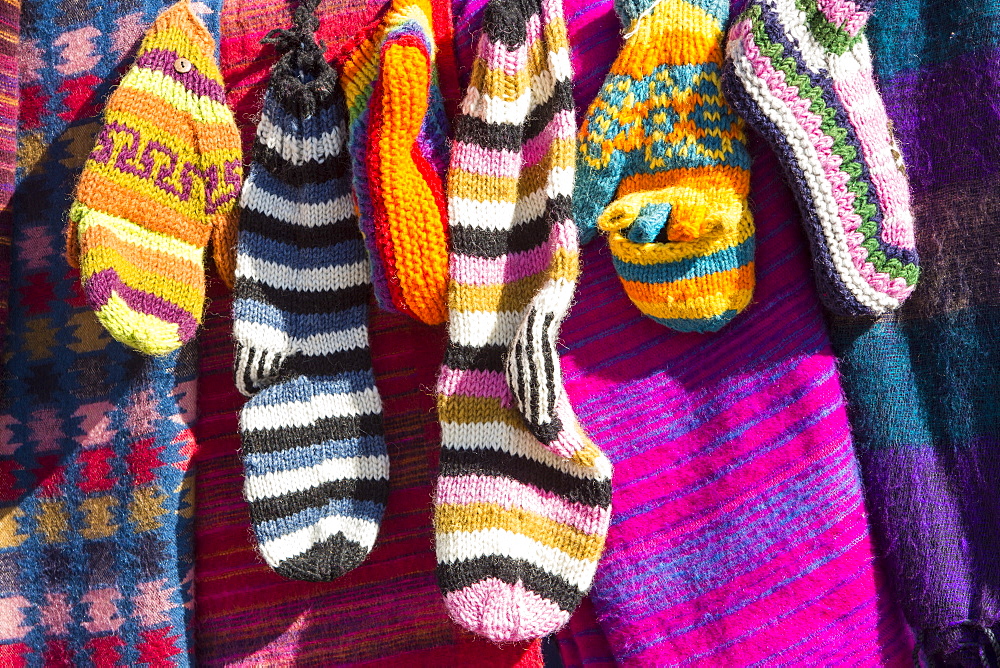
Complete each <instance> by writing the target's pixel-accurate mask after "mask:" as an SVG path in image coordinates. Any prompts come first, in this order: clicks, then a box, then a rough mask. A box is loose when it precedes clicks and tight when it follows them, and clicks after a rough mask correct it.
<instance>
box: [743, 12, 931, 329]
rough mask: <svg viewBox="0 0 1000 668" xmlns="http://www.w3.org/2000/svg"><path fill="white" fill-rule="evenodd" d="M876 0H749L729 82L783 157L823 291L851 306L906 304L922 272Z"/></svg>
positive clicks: (848, 311) (864, 309)
mask: <svg viewBox="0 0 1000 668" xmlns="http://www.w3.org/2000/svg"><path fill="white" fill-rule="evenodd" d="M874 4H875V2H874V0H751V1H750V3H749V5H748V6H747V8H746V9H745V10H744V12H743V13H742V14H741V15H740V16H739V18H738V19H737V21H736V22H735V23H734V25H733V27H732V29H731V30H730V33H729V46H728V50H727V60H726V74H725V84H726V92H727V95H728V97H729V99H730V100H731V102H732V104H733V106H735V107H736V108H737V109H738V110H739V111H740V113H741V114H742V115H743V116H744V118H746V119H747V121H748V122H749V123H750V124H751V125H753V126H754V127H755V128H756V129H757V130H758V131H759V132H760V133H761V134H763V135H764V136H765V137H766V138H767V140H768V142H770V144H771V145H772V147H773V148H774V150H775V152H776V153H777V154H778V156H779V158H780V159H781V162H782V165H783V166H784V169H785V173H786V175H787V177H788V181H789V184H790V185H791V187H792V190H793V191H794V192H795V196H796V199H797V200H798V202H799V207H800V208H801V209H802V215H803V217H804V219H805V220H804V222H805V227H806V232H807V233H808V236H809V241H810V244H811V246H812V252H813V263H814V267H815V275H816V281H817V283H818V287H819V292H820V297H821V298H822V299H823V301H824V303H825V304H826V306H827V307H828V308H829V309H830V310H831V311H834V312H836V313H840V314H845V315H863V314H879V313H885V312H887V311H891V310H893V309H895V308H898V307H899V305H900V304H901V303H902V302H903V301H904V300H905V299H906V298H907V297H908V296H909V295H910V293H911V292H913V289H914V287H915V286H916V282H917V278H918V277H919V274H920V269H919V266H918V260H917V253H916V248H915V242H914V234H913V215H912V213H911V212H910V194H909V186H908V184H907V181H906V173H905V168H904V167H903V165H902V158H901V155H900V152H899V147H898V146H897V145H896V142H895V139H894V138H893V133H892V127H891V125H890V123H889V120H888V117H887V116H886V112H885V105H884V104H883V103H882V98H881V96H880V95H879V92H878V90H877V89H876V87H875V79H874V75H873V73H872V59H871V52H870V51H869V48H868V41H867V39H866V37H865V32H864V31H865V25H866V24H867V22H868V17H869V16H870V15H871V8H872V7H873V5H874Z"/></svg>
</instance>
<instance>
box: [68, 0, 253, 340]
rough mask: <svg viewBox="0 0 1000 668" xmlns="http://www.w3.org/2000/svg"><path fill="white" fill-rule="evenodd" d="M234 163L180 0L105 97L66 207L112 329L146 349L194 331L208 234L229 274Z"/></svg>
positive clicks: (88, 284)
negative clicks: (92, 144)
mask: <svg viewBox="0 0 1000 668" xmlns="http://www.w3.org/2000/svg"><path fill="white" fill-rule="evenodd" d="M241 173H242V167H241V148H240V137H239V132H238V130H237V128H236V123H235V121H234V119H233V114H232V112H231V111H230V110H229V108H228V107H227V106H226V96H225V90H224V88H223V83H222V76H221V75H220V73H219V67H218V64H217V63H216V61H215V40H214V39H212V36H211V35H210V34H209V32H208V30H207V28H206V27H205V26H204V24H203V23H202V22H201V20H200V19H199V18H198V17H197V16H196V15H195V14H194V12H193V11H192V8H191V6H190V3H189V2H188V0H180V1H179V2H177V3H176V4H174V5H173V6H172V7H170V8H169V9H167V10H166V11H164V12H163V13H162V14H160V16H159V17H158V18H157V19H156V22H155V23H154V24H153V25H152V26H151V27H150V29H149V31H148V32H147V33H146V37H145V39H143V41H142V45H141V46H140V47H139V51H138V53H137V55H136V61H135V63H134V64H133V65H132V67H131V69H130V70H129V71H128V72H127V73H126V75H125V77H124V78H123V79H122V82H121V84H120V85H119V86H118V88H117V89H115V92H114V93H112V95H111V97H110V98H109V99H108V104H107V108H106V109H105V112H104V127H103V129H102V130H101V132H100V134H99V135H98V138H97V146H96V147H95V149H94V151H93V152H92V153H91V154H90V158H89V159H88V160H87V164H86V166H85V167H84V170H83V174H82V175H81V177H80V182H79V184H78V186H77V190H76V198H75V201H74V202H73V205H72V207H71V209H70V213H69V219H70V223H69V227H68V232H67V257H68V259H69V262H70V264H72V265H74V266H79V268H80V275H81V279H82V281H83V288H84V292H85V293H86V296H87V300H88V302H89V303H90V306H91V307H92V308H93V309H94V310H95V311H96V312H97V317H98V319H99V320H100V321H101V323H102V324H103V325H104V327H105V328H106V329H107V330H108V332H110V333H111V335H112V336H113V337H115V338H116V339H118V340H119V341H121V342H122V343H124V344H126V345H128V346H131V347H133V348H135V349H136V350H139V351H141V352H144V353H147V354H150V355H161V354H164V353H168V352H170V351H172V350H175V349H177V348H179V347H180V346H181V345H183V344H184V343H185V342H187V341H189V340H191V339H192V338H193V337H194V335H195V332H196V330H197V328H198V325H199V324H200V323H201V318H202V311H203V309H204V303H205V269H204V251H205V247H206V246H207V245H208V243H209V241H210V240H211V242H212V249H213V257H214V259H215V264H216V268H217V269H218V271H219V274H220V276H221V277H222V279H223V280H224V281H225V282H226V283H227V284H228V285H232V281H233V264H234V260H233V249H234V246H235V242H236V220H237V211H236V202H237V199H238V198H239V192H240V180H241ZM77 260H79V264H78V265H77Z"/></svg>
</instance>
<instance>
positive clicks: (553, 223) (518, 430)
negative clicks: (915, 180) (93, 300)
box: [434, 0, 611, 642]
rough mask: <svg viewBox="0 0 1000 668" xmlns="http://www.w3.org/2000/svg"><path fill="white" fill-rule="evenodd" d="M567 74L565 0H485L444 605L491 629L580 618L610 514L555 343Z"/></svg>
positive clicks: (454, 337)
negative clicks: (573, 616) (579, 609)
mask: <svg viewBox="0 0 1000 668" xmlns="http://www.w3.org/2000/svg"><path fill="white" fill-rule="evenodd" d="M571 77H572V70H571V67H570V62H569V47H568V43H567V40H566V26H565V23H564V21H563V17H562V12H561V3H559V2H547V1H545V2H541V3H540V2H539V1H538V0H491V2H490V3H489V4H488V5H487V8H486V11H485V15H484V23H483V34H482V35H481V37H480V41H479V46H478V51H477V56H476V60H475V63H474V65H473V73H472V79H471V83H470V86H469V89H468V92H467V94H466V96H465V100H464V101H463V103H462V113H461V115H460V116H459V117H458V118H457V120H456V122H455V145H454V147H453V151H452V157H451V170H450V172H449V176H448V204H449V214H450V217H449V224H450V233H451V256H450V272H451V273H450V276H451V279H450V284H449V289H448V307H449V326H448V333H449V345H448V348H447V352H446V357H445V362H444V365H443V366H442V369H441V375H440V377H439V380H438V414H439V418H440V420H441V441H442V450H441V460H440V462H441V463H440V474H439V478H438V483H437V491H436V495H435V499H434V526H435V532H436V548H437V559H438V581H439V583H440V585H441V589H442V591H443V592H444V595H445V605H446V607H447V608H448V612H449V614H450V615H451V617H452V618H453V619H454V620H455V621H456V622H457V623H459V624H460V625H462V626H463V627H465V628H467V629H469V630H471V631H473V632H474V633H477V634H479V635H481V636H484V637H486V638H489V639H490V640H493V641H496V642H515V641H520V640H525V639H528V638H540V637H542V636H545V635H547V634H549V633H551V632H552V631H554V630H556V629H558V628H559V627H561V626H563V625H564V624H565V623H566V622H567V621H568V620H569V617H570V615H571V613H572V612H573V610H574V609H575V608H576V607H577V605H579V603H580V600H581V599H582V598H583V596H584V595H585V594H586V592H587V590H588V589H589V588H590V583H591V580H592V579H593V577H594V572H595V570H596V568H597V562H598V559H599V558H600V556H601V553H602V551H603V549H604V541H605V537H606V535H607V530H608V524H609V522H610V512H611V511H610V503H611V464H610V462H609V461H608V460H607V458H606V457H605V456H604V454H603V453H601V451H600V450H598V448H597V447H596V446H595V445H594V444H593V442H591V440H590V439H589V438H588V437H587V435H586V434H585V433H584V432H583V430H582V428H581V427H580V425H579V423H578V422H577V419H576V416H575V414H574V413H573V410H572V408H571V407H570V405H569V401H568V399H567V397H566V392H565V390H564V389H563V384H562V377H561V372H560V365H559V357H558V355H557V353H556V348H555V339H556V337H557V335H558V332H559V327H560V325H561V323H562V320H563V318H564V317H565V315H566V312H567V311H568V310H569V306H570V302H571V300H572V296H573V292H574V289H575V287H576V279H577V276H578V274H579V254H578V247H577V230H576V226H575V225H574V223H573V219H572V189H573V173H574V134H575V119H574V114H573V97H572V83H571Z"/></svg>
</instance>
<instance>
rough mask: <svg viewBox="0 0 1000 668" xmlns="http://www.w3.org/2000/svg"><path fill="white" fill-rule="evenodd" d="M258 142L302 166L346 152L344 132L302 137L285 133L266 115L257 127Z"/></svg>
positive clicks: (336, 130)
mask: <svg viewBox="0 0 1000 668" xmlns="http://www.w3.org/2000/svg"><path fill="white" fill-rule="evenodd" d="M257 140H258V141H260V143H262V144H264V145H265V146H267V147H268V148H272V149H274V150H275V151H276V152H277V153H278V155H280V156H281V157H282V158H284V159H285V160H287V161H288V162H290V163H292V164H293V165H301V164H303V163H306V162H309V161H310V160H316V161H325V160H327V159H329V158H333V157H336V156H337V155H339V154H340V152H341V151H343V150H344V131H343V130H342V129H341V128H340V127H337V128H335V129H333V130H331V131H330V132H324V133H323V134H321V135H320V136H318V137H301V136H296V135H290V134H288V133H286V132H284V131H283V130H282V129H281V127H279V126H278V125H275V124H274V123H272V122H271V117H270V116H268V115H267V114H264V115H263V116H262V117H261V119H260V123H259V124H258V125H257Z"/></svg>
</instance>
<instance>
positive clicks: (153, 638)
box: [0, 0, 222, 666]
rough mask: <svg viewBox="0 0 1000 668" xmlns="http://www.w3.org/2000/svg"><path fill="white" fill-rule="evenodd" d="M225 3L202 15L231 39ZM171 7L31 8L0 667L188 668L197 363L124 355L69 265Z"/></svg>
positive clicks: (1, 543) (6, 410)
mask: <svg viewBox="0 0 1000 668" xmlns="http://www.w3.org/2000/svg"><path fill="white" fill-rule="evenodd" d="M221 4H222V3H221V1H220V0H207V1H205V0H203V2H202V5H203V6H205V7H206V8H208V9H209V10H210V11H211V13H209V14H207V15H204V18H205V20H206V23H207V24H208V26H209V29H210V30H211V31H213V33H214V34H216V35H217V34H218V10H219V9H220V8H221ZM163 8H164V3H163V2H162V0H145V1H142V0H100V1H97V0H89V1H88V0H61V1H56V0H26V1H25V2H24V3H23V6H22V17H21V31H22V38H23V42H22V44H21V52H20V55H19V57H20V61H21V73H22V75H21V99H22V107H21V118H20V127H19V131H18V147H19V151H18V153H19V155H18V174H17V182H16V190H15V194H14V200H13V211H14V219H13V238H12V256H11V275H10V294H9V303H10V313H9V319H8V321H7V323H6V325H7V330H6V342H5V346H4V351H5V358H4V360H3V375H4V384H3V393H2V399H0V404H2V405H0V665H2V666H20V665H27V666H48V665H79V666H88V665H94V664H95V663H98V664H99V665H157V666H168V665H187V664H188V663H189V662H190V657H191V652H192V651H193V638H192V630H191V629H192V618H191V617H192V612H193V607H192V593H193V592H192V590H191V588H192V586H193V580H194V573H193V559H192V556H193V555H192V550H193V544H192V543H193V541H192V528H193V527H192V517H193V502H194V498H193V492H194V489H193V481H194V476H193V475H192V473H193V472H192V470H191V468H190V462H191V455H192V453H193V451H194V442H193V438H192V435H191V431H190V429H189V425H190V423H191V422H192V421H193V419H194V417H195V416H194V408H193V407H194V402H195V383H194V375H195V366H196V361H197V360H196V351H195V350H194V349H193V348H191V347H188V348H184V349H182V350H180V351H178V352H177V353H174V354H172V355H170V356H168V357H166V358H159V359H149V358H145V357H143V356H141V355H139V354H138V353H135V352H132V351H130V350H128V349H126V348H125V347H123V346H122V345H120V344H119V343H117V342H115V341H114V340H112V339H111V338H110V337H109V336H107V334H106V333H105V332H104V331H103V330H102V328H101V326H100V324H99V323H98V321H97V320H96V318H95V317H94V315H93V312H91V311H90V309H89V308H88V306H87V304H86V301H85V299H84V298H83V295H82V294H81V293H80V291H79V276H77V274H76V272H75V271H71V270H70V268H69V266H68V264H67V262H66V260H65V258H64V256H63V242H62V239H63V231H64V229H65V224H66V210H67V207H68V205H69V203H70V201H71V199H72V198H71V193H72V189H73V186H74V184H75V182H76V179H77V177H78V176H79V173H80V170H81V168H82V167H83V164H84V161H85V160H86V158H87V156H88V154H89V152H90V151H91V149H92V148H93V146H94V135H95V133H96V132H97V130H98V129H99V127H100V123H99V118H98V116H99V113H100V111H101V109H102V106H103V104H104V100H105V99H106V98H107V96H108V94H109V92H110V90H111V88H112V87H113V86H114V85H115V83H116V82H117V79H118V78H119V77H120V76H121V74H122V73H123V71H124V69H125V68H126V67H127V66H128V64H129V63H130V62H131V58H132V53H133V51H134V47H135V46H136V45H137V43H138V41H139V40H140V39H141V38H142V35H143V32H144V30H145V27H146V26H148V25H149V24H150V23H151V22H152V20H153V18H154V17H155V16H156V15H157V13H158V12H159V11H160V10H161V9H163Z"/></svg>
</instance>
